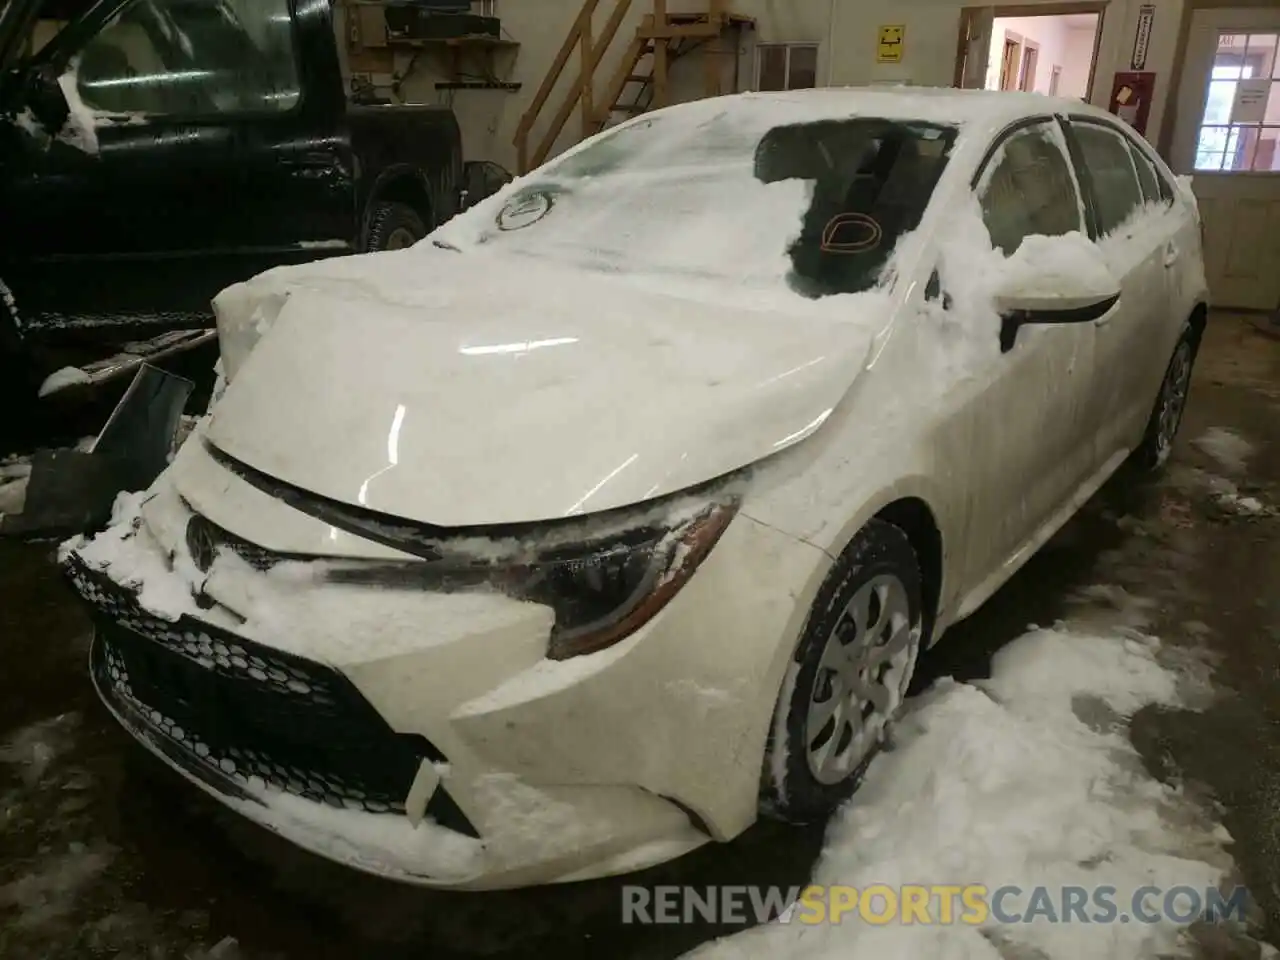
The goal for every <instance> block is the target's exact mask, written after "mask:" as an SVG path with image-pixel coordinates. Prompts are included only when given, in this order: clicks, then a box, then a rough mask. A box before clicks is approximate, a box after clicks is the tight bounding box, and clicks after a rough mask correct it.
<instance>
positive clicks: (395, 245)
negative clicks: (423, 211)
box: [364, 203, 427, 253]
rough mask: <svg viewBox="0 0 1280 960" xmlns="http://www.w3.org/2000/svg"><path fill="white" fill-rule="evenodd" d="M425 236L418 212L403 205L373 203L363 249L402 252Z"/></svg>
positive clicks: (423, 224)
mask: <svg viewBox="0 0 1280 960" xmlns="http://www.w3.org/2000/svg"><path fill="white" fill-rule="evenodd" d="M426 235H427V225H426V224H425V223H423V222H422V217H420V216H418V211H416V210H414V209H413V207H411V206H409V205H407V204H404V203H375V204H374V205H373V209H372V210H371V211H370V213H369V230H368V233H367V234H366V236H365V243H364V248H365V250H368V251H369V252H371V253H372V252H373V251H376V250H403V249H404V248H405V247H411V246H413V245H414V244H415V243H417V242H418V241H419V240H421V239H422V238H423V237H425V236H426Z"/></svg>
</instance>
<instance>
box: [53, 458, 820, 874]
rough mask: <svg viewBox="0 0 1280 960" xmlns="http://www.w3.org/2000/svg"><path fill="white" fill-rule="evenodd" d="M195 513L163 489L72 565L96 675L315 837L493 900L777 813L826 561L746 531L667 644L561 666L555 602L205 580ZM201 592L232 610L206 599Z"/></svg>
mask: <svg viewBox="0 0 1280 960" xmlns="http://www.w3.org/2000/svg"><path fill="white" fill-rule="evenodd" d="M282 509H284V508H283V507H282ZM190 516H191V514H190V513H189V512H188V510H187V508H186V506H185V505H184V504H183V503H182V501H181V499H180V498H179V497H178V496H177V494H176V492H175V491H174V490H173V489H172V488H171V487H170V486H167V485H166V484H165V481H164V478H162V480H161V481H160V483H159V484H158V485H157V489H156V492H155V494H154V495H153V496H152V497H151V499H150V500H149V501H148V502H147V503H146V504H145V505H144V506H143V508H142V517H141V518H136V519H133V520H132V522H131V520H130V518H128V517H126V518H123V519H122V521H121V522H120V523H119V524H118V525H117V526H116V527H115V528H113V530H112V531H108V534H106V535H104V536H110V537H112V538H113V545H112V548H111V551H110V552H109V554H104V553H103V552H102V551H96V552H95V550H94V544H93V543H90V544H89V545H87V547H81V548H80V549H79V550H73V551H71V552H70V554H69V556H68V559H67V565H68V570H69V571H70V573H71V576H72V579H73V581H74V582H75V583H76V585H77V587H78V588H79V590H80V592H81V593H82V594H83V595H84V596H85V598H86V600H87V601H88V602H89V604H90V606H91V607H92V608H93V609H94V611H95V615H96V618H97V623H98V629H97V636H96V639H95V644H94V651H93V674H94V681H95V684H96V686H97V688H98V690H99V693H100V695H101V696H102V698H103V700H104V701H105V702H106V703H107V705H108V706H109V707H110V709H111V710H112V712H113V713H114V714H115V715H116V716H117V718H118V719H119V720H120V722H121V723H122V724H123V725H124V726H125V727H126V728H128V729H129V730H130V731H131V732H132V733H133V734H134V735H135V736H136V737H137V738H138V739H139V740H141V741H142V742H143V743H144V744H145V745H146V746H147V747H148V748H150V749H151V750H152V751H153V752H155V753H156V754H157V755H159V756H161V757H162V758H163V759H165V760H166V761H167V762H169V763H170V764H171V765H172V766H174V767H175V768H177V769H178V770H179V771H180V772H182V773H183V774H184V775H186V776H187V777H188V778H189V779H191V780H193V781H195V782H196V783H197V784H199V785H200V786H201V787H202V788H204V789H205V790H206V791H208V792H210V793H211V794H213V795H214V796H216V797H217V798H218V799H220V800H222V801H223V802H225V803H227V804H228V805H230V806H232V807H233V808H235V809H236V810H238V811H239V812H241V813H242V814H244V815H245V816H247V817H249V818H251V819H253V820H255V821H257V822H259V823H260V824H263V825H264V826H266V827H268V828H270V829H272V830H275V831H276V832H278V833H280V834H282V835H283V836H285V837H286V838H288V839H290V840H291V841H293V842H295V843H297V844H298V845H300V846H303V847H305V848H307V849H310V850H312V851H314V852H316V853H319V854H321V855H324V856H327V857H330V858H332V859H336V860H339V861H341V862H345V863H347V864H349V865H351V866H354V867H357V868H360V869H363V870H366V871H369V872H373V873H377V874H381V875H385V876H389V877H393V878H396V879H402V880H409V881H412V882H417V883H422V884H426V885H434V886H449V887H459V888H475V889H482V888H496V887H507V886H520V885H525V884H531V883H544V882H555V881H568V880H578V879H585V878H588V877H592V876H600V875H606V874H610V873H617V872H624V871H627V870H632V869H640V868H643V867H646V866H649V865H651V864H653V863H657V862H660V861H662V860H666V859H670V858H671V857H673V856H678V855H680V854H681V853H684V852H686V851H688V850H690V849H693V848H694V847H696V846H698V845H700V844H702V843H704V842H706V840H707V839H708V838H709V836H710V837H715V838H717V839H725V838H728V837H731V836H733V835H736V834H737V833H738V832H740V831H741V830H742V829H744V828H745V827H746V826H748V825H749V824H750V823H751V821H752V820H753V819H754V817H755V811H756V797H757V790H758V782H759V771H760V760H761V756H762V753H763V748H764V737H765V733H766V731H767V729H768V723H769V716H770V714H771V711H772V706H773V702H774V698H775V696H776V691H777V689H778V684H779V682H780V677H781V674H782V672H783V669H784V667H785V660H786V657H787V655H788V653H789V651H790V647H789V645H788V644H786V643H785V642H783V643H780V638H782V637H785V636H794V631H795V630H798V623H797V622H796V615H795V609H796V602H795V600H796V598H797V597H799V596H803V595H804V594H805V592H806V588H805V586H804V582H805V581H807V580H810V579H812V578H813V572H814V570H815V568H816V566H817V565H819V564H821V563H822V561H821V558H820V555H819V554H818V553H817V551H816V550H814V549H813V548H811V547H808V546H807V545H803V544H800V543H798V542H796V541H794V540H791V539H790V538H788V537H785V536H784V535H782V534H779V533H777V532H776V531H773V530H771V529H770V528H768V527H764V526H762V525H760V524H757V523H755V522H754V521H752V520H750V519H749V518H746V517H740V518H739V519H738V520H735V521H734V523H733V524H731V526H730V528H729V530H728V531H727V532H726V533H725V535H724V537H723V538H722V541H721V543H720V544H719V545H718V546H717V548H716V549H715V550H713V551H712V555H711V557H710V558H709V559H708V560H707V561H706V562H705V563H704V564H703V567H702V569H700V570H699V572H698V574H697V575H696V576H695V577H694V578H693V579H692V581H691V582H690V583H689V584H688V585H687V586H686V588H685V589H684V591H682V593H681V594H680V595H678V596H677V597H676V598H675V600H674V601H672V603H671V604H670V605H669V606H668V608H667V609H666V610H665V611H663V613H662V614H661V615H660V616H659V617H657V618H656V619H655V620H654V621H652V622H651V623H650V624H649V625H648V626H646V627H645V628H644V629H643V630H641V631H640V632H639V633H637V634H636V635H635V636H633V637H631V638H630V639H628V640H626V641H624V642H623V643H622V644H619V645H618V646H617V647H614V648H612V649H611V650H607V651H604V652H602V653H599V654H594V655H590V656H586V657H579V658H575V659H573V660H569V661H565V662H560V663H555V662H551V661H547V660H545V659H544V653H545V649H546V641H547V634H548V630H549V628H550V625H551V620H550V616H551V615H550V611H548V610H547V609H546V608H543V607H540V606H537V605H534V604H528V603H521V602H518V601H513V600H510V599H508V598H505V597H501V596H496V595H487V594H486V595H474V594H471V595H467V594H462V595H458V594H455V595H442V594H432V593H428V592H424V591H414V590H388V589H377V588H370V587H353V586H350V585H337V584H331V583H323V582H316V581H314V580H308V579H307V578H305V577H298V578H289V577H283V578H281V577H276V576H270V575H267V574H264V573H263V572H262V571H260V570H256V569H254V568H253V567H252V566H250V565H249V564H247V563H244V562H242V561H240V562H231V563H223V562H222V558H221V557H220V558H219V561H218V562H216V563H215V564H214V566H213V567H212V568H211V570H210V572H209V574H208V575H207V576H205V577H204V578H203V579H202V580H200V581H199V582H198V583H197V582H195V576H196V575H195V574H194V568H192V567H191V566H190V565H189V563H186V562H185V560H186V558H187V557H186V551H185V546H184V545H183V542H182V540H181V539H176V531H178V530H181V529H183V528H184V526H185V521H186V519H189V518H190ZM144 519H145V522H143V520H144ZM748 558H749V560H750V562H747V559H748ZM232 559H233V560H236V561H239V558H232ZM294 566H300V565H294ZM195 586H198V587H199V588H200V591H201V592H202V593H203V594H204V595H205V596H206V597H209V598H212V600H213V601H216V602H214V603H212V604H210V603H204V604H201V605H199V606H197V605H196V604H195V602H194V600H192V601H190V604H189V605H188V606H186V607H184V606H183V603H182V602H181V601H180V599H179V598H182V597H187V598H190V597H191V596H192V593H193V589H192V588H193V587H195ZM728 598H732V600H731V602H726V600H727V599H728ZM135 664H140V665H138V666H135ZM165 691H168V692H167V693H166V692H165ZM157 700H158V701H161V702H150V701H157Z"/></svg>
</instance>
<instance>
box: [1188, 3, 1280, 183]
mask: <svg viewBox="0 0 1280 960" xmlns="http://www.w3.org/2000/svg"><path fill="white" fill-rule="evenodd" d="M1228 36H1236V37H1241V36H1242V37H1244V38H1245V46H1244V48H1243V49H1242V50H1241V51H1240V54H1239V56H1240V58H1241V61H1242V62H1241V64H1240V67H1241V73H1242V75H1241V76H1240V77H1237V78H1236V79H1234V80H1232V79H1230V78H1221V79H1218V78H1215V77H1214V75H1213V71H1214V69H1215V67H1216V66H1217V59H1218V57H1219V56H1220V55H1221V54H1222V52H1223V51H1222V46H1221V45H1222V38H1223V37H1228ZM1255 36H1257V37H1262V36H1275V37H1277V38H1280V29H1278V28H1276V27H1275V26H1265V27H1263V26H1257V27H1249V26H1243V27H1223V26H1219V27H1217V28H1215V29H1214V31H1213V38H1214V49H1213V56H1212V57H1211V58H1210V60H1209V73H1208V76H1207V77H1206V78H1205V81H1204V84H1203V89H1202V91H1201V93H1202V94H1203V96H1202V98H1201V101H1200V105H1199V108H1198V110H1199V114H1198V118H1197V120H1196V122H1195V124H1194V125H1193V127H1192V140H1191V145H1190V150H1191V153H1190V156H1189V158H1188V166H1189V170H1190V172H1191V173H1192V174H1194V175H1195V176H1197V177H1201V176H1219V175H1227V174H1230V175H1233V176H1240V175H1242V174H1250V175H1254V176H1258V175H1262V176H1267V175H1270V176H1272V177H1275V176H1280V169H1277V168H1272V169H1262V170H1259V169H1255V167H1254V164H1255V163H1256V162H1257V149H1258V144H1257V143H1255V145H1254V153H1253V155H1252V156H1251V157H1250V160H1249V166H1247V167H1245V168H1244V169H1242V170H1237V169H1235V168H1234V167H1231V168H1228V167H1227V166H1225V164H1226V162H1227V161H1228V159H1229V158H1230V156H1231V151H1230V149H1229V148H1224V150H1223V152H1222V153H1221V154H1218V159H1219V161H1220V164H1221V165H1219V166H1217V167H1213V166H1207V167H1203V168H1201V167H1199V166H1198V162H1199V158H1200V142H1201V137H1202V136H1203V135H1204V131H1205V130H1207V129H1210V128H1214V129H1220V130H1224V131H1226V135H1227V143H1228V144H1230V142H1231V138H1232V136H1233V135H1235V134H1237V133H1242V132H1244V131H1249V130H1253V131H1256V132H1257V134H1258V140H1259V142H1260V141H1261V139H1262V134H1263V132H1264V131H1267V130H1274V131H1277V132H1280V123H1276V122H1275V121H1270V120H1267V119H1266V118H1265V117H1264V119H1262V120H1260V121H1246V122H1243V123H1232V122H1231V118H1230V115H1229V114H1228V117H1227V119H1226V121H1225V122H1223V123H1206V122H1205V116H1206V114H1207V113H1208V111H1209V96H1210V93H1211V92H1212V90H1213V84H1214V83H1216V82H1230V83H1239V82H1240V81H1241V80H1246V79H1251V80H1264V79H1265V80H1270V81H1271V87H1270V91H1269V96H1274V95H1275V92H1276V90H1277V89H1280V48H1277V53H1276V55H1275V57H1274V59H1273V62H1272V65H1271V73H1270V75H1269V76H1257V77H1244V76H1243V68H1244V67H1245V66H1246V65H1247V63H1246V62H1245V58H1246V57H1247V56H1248V51H1249V49H1250V46H1251V44H1250V41H1251V40H1252V39H1253V38H1254V37H1255ZM1277 144H1280V140H1277Z"/></svg>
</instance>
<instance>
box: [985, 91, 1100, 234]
mask: <svg viewBox="0 0 1280 960" xmlns="http://www.w3.org/2000/svg"><path fill="white" fill-rule="evenodd" d="M1042 124H1049V125H1051V126H1056V127H1057V128H1058V129H1059V130H1060V131H1061V132H1062V134H1063V137H1064V138H1065V140H1066V146H1067V149H1066V156H1065V159H1066V161H1067V169H1068V170H1070V171H1071V177H1072V180H1073V181H1074V182H1075V186H1076V196H1077V198H1078V199H1079V200H1080V209H1081V214H1082V221H1083V222H1082V224H1081V225H1082V226H1083V227H1084V231H1085V235H1086V236H1087V237H1088V238H1089V239H1090V240H1092V241H1094V242H1095V243H1096V242H1097V239H1098V235H1097V219H1096V216H1097V213H1096V211H1095V210H1094V208H1093V206H1092V198H1091V197H1090V196H1089V194H1088V191H1086V189H1085V185H1084V182H1083V181H1082V180H1081V179H1080V173H1079V170H1078V169H1077V164H1076V158H1075V155H1074V154H1073V152H1072V150H1073V145H1072V141H1071V138H1070V136H1069V135H1068V131H1067V129H1066V126H1067V125H1066V123H1065V118H1064V117H1063V116H1062V115H1061V114H1057V113H1038V114H1035V115H1033V116H1027V117H1020V118H1019V119H1017V120H1015V121H1014V122H1013V123H1010V124H1008V125H1007V126H1005V127H1004V128H1003V129H1002V130H1001V131H1000V132H999V133H997V134H996V135H995V136H994V137H992V138H991V143H989V144H988V145H987V149H986V152H985V153H983V155H982V160H981V161H980V162H979V163H978V168H977V170H976V171H975V172H974V175H973V177H972V178H971V179H970V181H969V190H970V192H971V193H972V194H973V195H974V196H975V198H976V199H977V200H978V203H979V204H981V202H982V198H981V196H979V195H978V187H979V185H980V184H981V183H982V178H983V177H985V176H986V174H987V169H988V168H989V167H990V166H991V164H992V162H993V161H994V160H995V158H996V155H997V154H998V153H999V152H1000V148H1001V147H1003V146H1004V144H1005V142H1006V141H1007V140H1009V139H1010V138H1011V137H1014V136H1016V135H1017V134H1019V133H1021V132H1022V131H1024V130H1027V129H1029V128H1031V127H1038V126H1040V125H1042Z"/></svg>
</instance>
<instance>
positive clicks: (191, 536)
mask: <svg viewBox="0 0 1280 960" xmlns="http://www.w3.org/2000/svg"><path fill="white" fill-rule="evenodd" d="M187 553H189V554H191V562H192V563H194V564H195V565H196V569H197V570H199V571H200V572H201V573H208V572H209V568H210V567H212V566H213V560H214V557H216V556H217V553H218V535H217V532H216V530H215V528H214V526H213V524H212V523H210V522H209V521H208V520H206V519H205V518H204V517H192V518H191V519H190V520H189V521H187Z"/></svg>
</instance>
